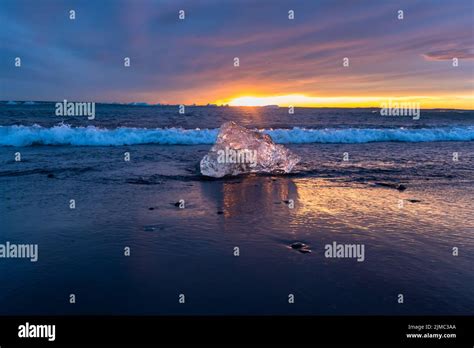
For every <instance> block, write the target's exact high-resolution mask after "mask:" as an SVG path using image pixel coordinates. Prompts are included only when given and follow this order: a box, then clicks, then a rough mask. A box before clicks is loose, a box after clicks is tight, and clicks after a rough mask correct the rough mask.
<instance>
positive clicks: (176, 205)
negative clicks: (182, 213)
mask: <svg viewBox="0 0 474 348" xmlns="http://www.w3.org/2000/svg"><path fill="white" fill-rule="evenodd" d="M171 204H173V205H174V206H175V207H179V205H180V204H181V203H179V202H176V203H171Z"/></svg>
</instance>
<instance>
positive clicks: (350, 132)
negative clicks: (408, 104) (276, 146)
mask: <svg viewBox="0 0 474 348" xmlns="http://www.w3.org/2000/svg"><path fill="white" fill-rule="evenodd" d="M262 132H265V133H267V134H269V135H270V136H271V137H272V138H273V140H274V141H275V142H276V143H280V144H305V143H346V144H353V143H354V144H355V143H368V142H394V141H396V142H436V141H472V140H474V126H467V127H437V128H417V129H409V128H346V129H328V128H327V129H306V128H298V127H295V128H292V129H270V130H262ZM218 133H219V129H183V128H155V129H147V128H128V127H121V128H115V129H105V128H98V127H94V126H89V127H71V126H69V125H58V126H54V127H51V128H44V127H41V126H38V125H34V126H0V146H31V145H72V146H121V145H138V144H161V145H199V144H214V142H215V140H216V138H217V134H218Z"/></svg>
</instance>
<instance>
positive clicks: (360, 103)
mask: <svg viewBox="0 0 474 348" xmlns="http://www.w3.org/2000/svg"><path fill="white" fill-rule="evenodd" d="M227 103H228V104H229V105H230V106H266V105H278V106H281V107H287V106H290V105H291V106H300V107H377V108H378V107H384V106H383V105H384V104H388V103H391V104H394V103H419V106H420V108H422V109H433V108H442V109H448V108H453V109H471V110H472V109H474V97H473V96H472V95H462V96H460V95H455V96H430V97H427V96H409V97H350V96H349V97H310V96H306V95H303V94H288V95H280V96H260V97H256V96H241V97H236V98H233V99H230V100H229V101H227Z"/></svg>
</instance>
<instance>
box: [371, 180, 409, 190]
mask: <svg viewBox="0 0 474 348" xmlns="http://www.w3.org/2000/svg"><path fill="white" fill-rule="evenodd" d="M375 185H377V186H382V187H388V188H393V189H396V190H398V191H405V190H406V189H407V187H406V186H405V185H403V184H397V183H392V182H376V183H375Z"/></svg>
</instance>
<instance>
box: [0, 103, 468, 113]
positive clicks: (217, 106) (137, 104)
mask: <svg viewBox="0 0 474 348" xmlns="http://www.w3.org/2000/svg"><path fill="white" fill-rule="evenodd" d="M71 101H72V100H71ZM10 102H15V103H17V105H28V106H34V105H38V104H55V103H58V102H60V101H57V100H55V101H49V100H0V105H5V104H8V103H10ZM95 103H96V104H99V105H114V106H128V107H179V106H180V104H160V103H157V104H148V103H145V102H131V103H118V102H95ZM13 105H15V104H11V105H10V106H13ZM182 105H184V106H186V107H199V108H206V107H208V108H263V109H278V108H281V109H283V108H287V106H275V105H263V106H232V105H227V104H226V105H215V104H200V105H198V104H182ZM270 106H271V107H270ZM294 107H295V108H298V109H341V110H354V109H359V110H380V109H381V108H380V106H366V107H344V106H297V105H295V106H294ZM420 110H430V111H474V107H473V108H472V109H455V108H421V109H420Z"/></svg>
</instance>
